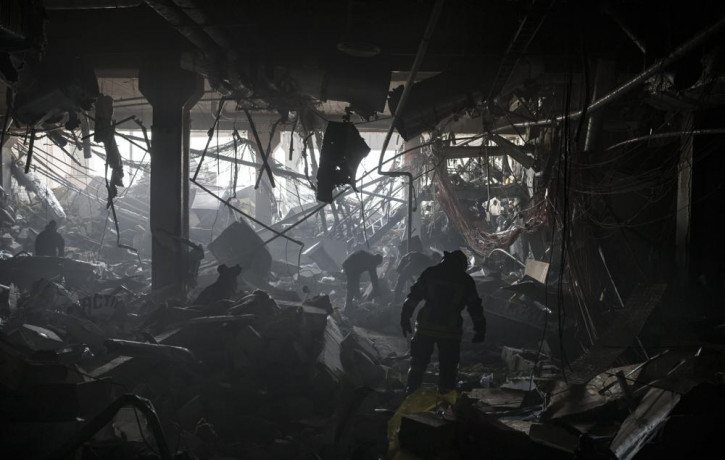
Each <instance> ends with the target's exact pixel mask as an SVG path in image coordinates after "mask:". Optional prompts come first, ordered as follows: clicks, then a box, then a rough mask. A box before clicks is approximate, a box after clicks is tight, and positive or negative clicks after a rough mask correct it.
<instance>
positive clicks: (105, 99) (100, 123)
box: [94, 95, 123, 208]
mask: <svg viewBox="0 0 725 460" xmlns="http://www.w3.org/2000/svg"><path fill="white" fill-rule="evenodd" d="M112 118H113V99H112V98H111V97H110V96H104V95H101V96H100V97H99V98H98V99H97V100H96V132H95V135H94V140H95V141H96V142H102V143H103V146H104V147H105V148H106V166H107V167H110V168H111V180H110V183H109V185H108V203H107V205H106V208H109V207H111V202H112V201H113V199H114V198H115V197H116V195H118V189H117V187H123V163H122V161H121V153H120V152H119V151H118V145H117V144H116V139H115V137H114V136H115V134H116V130H115V129H114V126H115V125H114V124H113V122H112Z"/></svg>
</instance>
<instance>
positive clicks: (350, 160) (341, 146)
mask: <svg viewBox="0 0 725 460" xmlns="http://www.w3.org/2000/svg"><path fill="white" fill-rule="evenodd" d="M368 153H370V147H368V145H367V144H366V143H365V141H364V140H363V138H362V137H361V136H360V133H359V132H358V130H357V128H355V125H353V124H352V123H347V122H342V123H340V122H334V121H331V122H329V123H328V124H327V129H326V130H325V138H324V141H323V142H322V149H321V150H320V167H319V169H318V170H317V199H318V200H319V201H323V202H325V203H332V201H333V198H332V190H333V189H334V188H335V187H337V186H338V185H343V184H349V185H351V186H352V188H353V189H354V190H355V191H357V189H356V188H355V174H356V172H357V167H358V166H359V165H360V162H361V161H362V159H363V158H365V157H366V156H367V155H368Z"/></svg>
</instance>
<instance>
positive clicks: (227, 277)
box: [194, 264, 242, 305]
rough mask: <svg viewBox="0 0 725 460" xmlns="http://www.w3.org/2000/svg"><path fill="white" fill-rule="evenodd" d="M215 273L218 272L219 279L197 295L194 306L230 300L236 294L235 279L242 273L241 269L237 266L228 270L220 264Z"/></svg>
mask: <svg viewBox="0 0 725 460" xmlns="http://www.w3.org/2000/svg"><path fill="white" fill-rule="evenodd" d="M216 271H217V272H219V278H217V280H216V281H214V282H213V283H212V284H210V285H209V286H207V287H205V288H204V290H203V291H201V292H200V293H199V295H198V296H197V298H196V300H195V301H194V303H195V304H198V305H206V304H211V303H214V302H216V301H217V300H222V299H230V298H232V297H234V296H235V295H236V294H237V277H238V276H239V274H240V273H242V267H241V266H240V265H239V264H237V265H235V266H233V267H231V268H230V267H227V266H226V265H225V264H221V265H219V266H218V267H217V269H216Z"/></svg>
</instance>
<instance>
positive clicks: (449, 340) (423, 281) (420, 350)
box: [400, 250, 486, 396]
mask: <svg viewBox="0 0 725 460" xmlns="http://www.w3.org/2000/svg"><path fill="white" fill-rule="evenodd" d="M466 268H468V260H467V259H466V255H465V254H464V253H463V252H462V251H460V250H456V251H453V252H447V251H444V255H443V260H442V261H441V263H439V264H438V265H435V266H433V267H430V268H428V269H426V270H425V271H424V272H423V273H422V274H421V275H420V277H419V278H418V280H417V281H416V282H415V284H413V286H412V287H411V288H410V293H409V294H408V297H407V298H406V299H405V303H404V304H403V311H402V312H401V314H400V327H401V328H402V330H403V336H404V337H407V336H408V334H412V333H413V328H412V327H411V324H410V321H411V318H412V317H413V312H414V311H415V309H416V307H417V306H418V303H419V302H420V301H421V300H425V304H424V305H423V308H421V309H420V311H419V312H418V316H417V318H416V324H415V334H414V336H413V339H412V340H411V343H410V356H411V360H410V369H409V370H408V379H407V381H406V385H405V394H406V396H407V395H409V394H411V393H412V392H413V391H415V390H416V389H417V388H418V387H420V385H421V383H422V382H423V375H424V374H425V369H426V367H428V363H429V362H430V357H431V355H432V354H433V346H434V345H435V346H437V347H438V358H439V361H440V372H439V375H438V389H439V391H440V392H441V393H445V392H447V391H450V390H453V389H455V388H456V380H457V377H458V361H459V360H460V352H461V337H462V336H463V319H462V318H461V311H462V310H463V308H464V307H467V308H468V314H469V315H471V319H472V320H473V328H474V330H475V335H474V337H473V342H474V343H478V342H483V341H484V340H485V338H486V318H485V317H484V316H483V307H482V306H481V298H480V297H479V296H478V292H477V291H476V283H475V282H474V281H473V278H471V276H470V275H469V274H468V273H466Z"/></svg>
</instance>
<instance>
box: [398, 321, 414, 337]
mask: <svg viewBox="0 0 725 460" xmlns="http://www.w3.org/2000/svg"><path fill="white" fill-rule="evenodd" d="M400 329H402V331H403V337H408V334H412V333H413V327H412V326H411V325H410V320H409V319H401V320H400Z"/></svg>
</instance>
